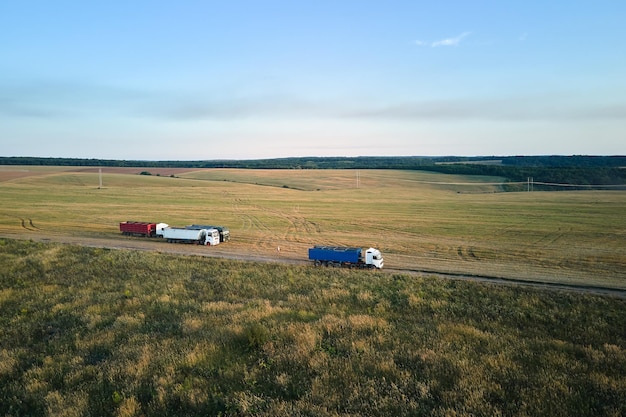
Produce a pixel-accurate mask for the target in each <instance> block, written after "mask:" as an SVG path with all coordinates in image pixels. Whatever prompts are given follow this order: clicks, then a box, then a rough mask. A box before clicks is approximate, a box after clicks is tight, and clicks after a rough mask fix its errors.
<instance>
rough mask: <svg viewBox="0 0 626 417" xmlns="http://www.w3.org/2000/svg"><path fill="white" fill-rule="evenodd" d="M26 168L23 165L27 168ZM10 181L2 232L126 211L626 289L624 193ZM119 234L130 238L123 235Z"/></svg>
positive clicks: (53, 176)
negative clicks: (371, 247) (100, 184)
mask: <svg viewBox="0 0 626 417" xmlns="http://www.w3.org/2000/svg"><path fill="white" fill-rule="evenodd" d="M16 169H18V170H20V169H21V172H22V173H23V172H28V170H29V168H28V167H21V168H20V167H18V168H16ZM34 172H36V174H37V175H33V176H22V177H19V178H14V177H11V176H9V175H8V174H7V173H6V172H5V175H6V176H7V178H6V180H5V181H2V174H3V172H0V189H1V191H2V192H1V193H0V204H1V207H2V209H1V210H0V232H6V233H14V234H21V235H23V236H26V237H28V236H33V237H35V236H37V235H38V234H49V235H54V234H61V235H72V236H86V237H97V236H103V237H120V236H119V230H118V223H119V222H120V221H124V220H149V221H163V222H166V223H169V224H171V225H179V226H182V225H186V224H191V223H211V224H220V225H226V226H228V227H229V228H230V230H231V235H232V241H231V242H230V243H228V244H225V245H223V246H221V247H216V248H207V251H211V250H215V251H217V250H222V251H229V252H234V253H242V254H245V253H249V254H254V255H260V256H269V257H272V256H273V257H276V256H279V255H280V256H282V257H285V258H293V259H302V260H305V259H306V256H307V254H306V251H307V248H308V247H310V246H311V245H314V244H324V245H346V246H363V247H366V246H373V247H377V248H379V249H381V250H382V251H383V253H384V256H385V264H386V265H387V266H388V267H391V268H397V269H414V270H424V271H438V272H449V273H458V274H468V275H483V276H495V277H503V278H514V279H527V280H539V281H552V282H566V283H572V284H578V285H598V286H608V287H616V288H626V272H625V271H626V217H625V216H624V215H623V213H622V212H623V207H624V206H625V203H626V194H624V193H623V192H619V191H617V192H616V191H614V192H611V191H574V192H530V193H528V192H519V193H502V192H499V188H500V187H499V186H498V185H493V184H491V183H493V182H496V181H497V180H498V179H494V178H481V177H458V176H449V175H442V174H432V173H425V172H419V171H384V170H360V171H359V172H358V182H357V171H353V170H233V169H210V170H198V171H192V172H182V173H179V175H178V176H177V177H163V176H159V177H157V176H146V175H128V174H127V173H118V172H107V171H106V169H105V170H104V173H103V180H104V181H103V185H104V187H103V188H102V189H98V182H99V178H98V173H96V172H93V171H92V172H68V171H59V170H58V169H52V170H50V172H45V171H43V172H42V170H41V169H39V170H36V171H34ZM120 238H121V237H120Z"/></svg>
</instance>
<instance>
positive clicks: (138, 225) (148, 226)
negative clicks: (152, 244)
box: [120, 221, 168, 237]
mask: <svg viewBox="0 0 626 417" xmlns="http://www.w3.org/2000/svg"><path fill="white" fill-rule="evenodd" d="M166 227H168V225H167V224H166V223H149V222H133V221H126V222H121V223H120V232H122V234H123V235H126V236H145V237H163V229H165V228H166Z"/></svg>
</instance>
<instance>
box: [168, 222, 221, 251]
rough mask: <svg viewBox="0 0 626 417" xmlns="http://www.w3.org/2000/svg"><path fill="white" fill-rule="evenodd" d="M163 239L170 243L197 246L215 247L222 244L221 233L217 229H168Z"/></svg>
mask: <svg viewBox="0 0 626 417" xmlns="http://www.w3.org/2000/svg"><path fill="white" fill-rule="evenodd" d="M163 238H164V239H165V240H166V241H167V242H169V243H193V244H196V245H207V246H214V245H219V243H220V232H219V231H218V230H217V229H187V228H184V227H166V228H164V229H163Z"/></svg>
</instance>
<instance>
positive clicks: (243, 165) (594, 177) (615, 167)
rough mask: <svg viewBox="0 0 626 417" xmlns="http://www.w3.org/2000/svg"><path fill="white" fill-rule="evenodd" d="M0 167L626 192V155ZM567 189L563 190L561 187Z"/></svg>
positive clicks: (74, 161) (65, 162)
mask: <svg viewBox="0 0 626 417" xmlns="http://www.w3.org/2000/svg"><path fill="white" fill-rule="evenodd" d="M0 165H39V166H96V167H144V168H238V169H400V170H424V171H433V172H439V173H444V174H456V175H486V176H492V177H502V178H505V179H506V180H507V181H510V182H524V181H531V180H532V181H533V182H534V183H535V184H537V187H535V189H536V190H539V189H554V188H555V187H557V188H559V187H558V186H567V188H568V189H585V188H588V187H593V188H597V187H607V188H610V189H626V156H621V155H619V156H618V155H616V156H593V155H571V156H564V155H545V156H474V157H464V156H439V157H427V156H360V157H290V158H273V159H251V160H225V159H221V160H218V159H216V160H197V161H184V160H179V161H166V160H165V161H148V160H115V159H89V158H54V157H52V158H41V157H0ZM561 188H562V187H561Z"/></svg>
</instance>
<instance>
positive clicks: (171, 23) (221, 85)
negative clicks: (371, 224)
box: [0, 0, 626, 160]
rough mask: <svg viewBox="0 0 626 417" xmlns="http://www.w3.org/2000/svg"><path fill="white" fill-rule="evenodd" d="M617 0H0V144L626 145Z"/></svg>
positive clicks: (360, 150)
mask: <svg viewBox="0 0 626 417" xmlns="http://www.w3.org/2000/svg"><path fill="white" fill-rule="evenodd" d="M624 22H626V2H622V1H616V0H614V1H604V0H598V1H573V2H572V1H557V0H555V1H550V2H546V1H455V0H449V1H447V2H424V1H417V0H411V1H394V0H386V1H365V0H364V1H352V0H344V1H342V0H334V1H327V0H314V1H297V0H293V1H286V0H285V1H263V0H257V1H241V0H232V1H184V0H183V1H177V2H171V1H115V0H113V1H106V2H90V1H63V0H57V1H43V0H42V1H29V0H20V1H10V0H6V1H0V156H41V157H78V158H112V159H144V160H166V159H175V160H192V159H193V160H195V159H256V158H278V157H288V156H365V155H431V156H436V155H543V154H561V155H572V154H593V155H615V154H622V155H623V154H625V153H626V25H625V24H624Z"/></svg>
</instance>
